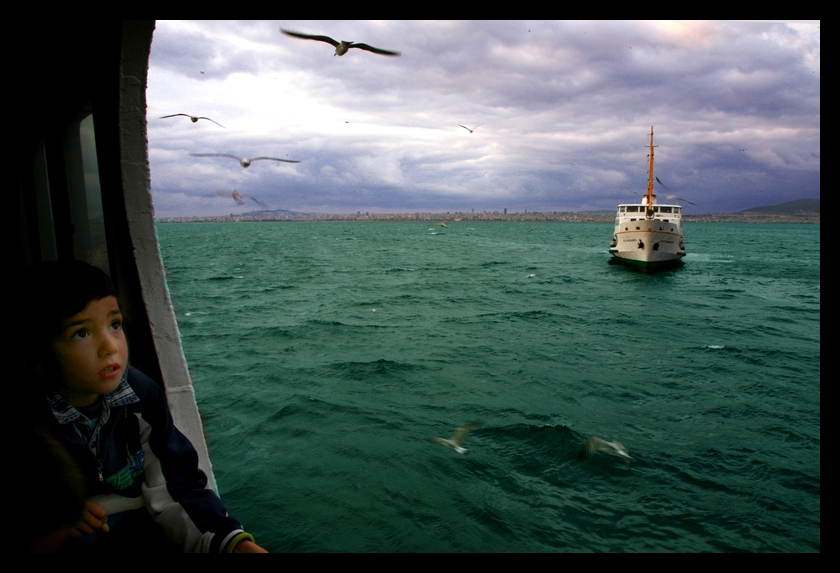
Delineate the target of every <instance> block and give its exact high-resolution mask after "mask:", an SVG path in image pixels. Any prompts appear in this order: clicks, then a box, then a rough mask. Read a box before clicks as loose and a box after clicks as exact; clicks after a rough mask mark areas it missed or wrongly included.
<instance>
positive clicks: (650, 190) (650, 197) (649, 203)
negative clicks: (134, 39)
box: [645, 126, 658, 219]
mask: <svg viewBox="0 0 840 573" xmlns="http://www.w3.org/2000/svg"><path fill="white" fill-rule="evenodd" d="M654 147H658V146H657V145H654V144H653V126H650V145H648V149H650V153H648V158H649V159H650V168H649V171H648V188H647V195H646V196H645V200H646V201H647V217H648V219H651V218H653V200H654V199H656V195H654V194H653V148H654Z"/></svg>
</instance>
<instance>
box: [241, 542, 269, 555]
mask: <svg viewBox="0 0 840 573" xmlns="http://www.w3.org/2000/svg"><path fill="white" fill-rule="evenodd" d="M233 552H234V553H268V551H266V550H265V549H263V548H262V547H260V546H259V545H257V544H256V543H254V542H253V541H251V540H249V539H243V540H242V541H240V542H239V543H237V544H236V546H235V547H234V548H233Z"/></svg>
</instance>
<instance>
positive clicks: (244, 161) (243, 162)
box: [190, 153, 300, 167]
mask: <svg viewBox="0 0 840 573" xmlns="http://www.w3.org/2000/svg"><path fill="white" fill-rule="evenodd" d="M190 155H191V156H193V157H230V158H231V159H236V160H237V161H238V162H239V165H241V166H242V167H248V166H250V165H251V162H252V161H259V160H261V159H267V160H270V161H284V162H286V163H300V161H295V160H292V159H279V158H277V157H254V158H253V159H248V158H247V157H237V156H235V155H231V154H230V153H190Z"/></svg>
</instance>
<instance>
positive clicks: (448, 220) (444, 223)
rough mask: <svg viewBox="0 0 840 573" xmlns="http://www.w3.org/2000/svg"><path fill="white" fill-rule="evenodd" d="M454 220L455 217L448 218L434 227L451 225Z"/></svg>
mask: <svg viewBox="0 0 840 573" xmlns="http://www.w3.org/2000/svg"><path fill="white" fill-rule="evenodd" d="M454 220H455V217H450V218H449V219H447V220H446V221H444V222H443V223H435V227H445V226H446V224H447V223H451V222H452V221H454Z"/></svg>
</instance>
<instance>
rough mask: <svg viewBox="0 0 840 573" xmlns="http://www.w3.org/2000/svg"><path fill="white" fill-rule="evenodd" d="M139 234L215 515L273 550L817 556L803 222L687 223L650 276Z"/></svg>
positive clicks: (329, 240) (549, 234) (585, 262)
mask: <svg viewBox="0 0 840 573" xmlns="http://www.w3.org/2000/svg"><path fill="white" fill-rule="evenodd" d="M157 228H158V235H159V238H160V247H161V252H162V256H163V262H164V265H165V267H166V269H167V273H168V274H167V278H168V282H169V289H170V293H171V296H172V300H173V304H174V306H175V312H176V315H177V317H178V324H179V327H180V330H181V338H182V340H183V345H184V352H185V354H186V357H187V361H188V363H189V367H190V371H191V373H192V376H193V382H194V384H195V391H196V398H197V401H198V405H199V408H200V410H201V413H202V417H203V420H204V428H205V432H206V434H207V440H208V445H209V447H210V453H211V457H212V461H213V467H214V471H215V475H216V480H217V482H218V487H219V492H220V494H221V496H222V499H223V500H224V501H225V503H226V504H227V506H228V508H229V511H230V513H231V514H232V515H235V516H237V517H238V518H239V519H240V520H241V521H242V522H243V523H244V524H245V526H246V528H247V529H248V530H249V531H251V532H252V533H253V534H254V535H255V536H256V538H257V541H258V542H259V543H260V544H262V545H264V546H265V547H266V548H268V549H269V550H271V551H305V552H311V551H368V552H373V551H376V552H386V551H387V552H392V551H396V552H407V551H414V552H430V551H443V552H455V551H563V552H570V551H597V552H602V551H604V552H606V551H614V552H640V551H671V552H675V551H680V552H682V551H714V552H717V551H761V552H765V551H774V552H775V551H779V552H802V551H804V552H818V551H820V225H819V224H738V223H687V224H686V226H685V232H686V250H687V251H688V255H687V257H686V259H685V264H684V265H683V266H682V267H681V268H678V269H674V270H670V271H665V272H662V273H659V274H650V275H646V274H642V273H639V272H635V271H632V270H630V269H626V268H624V267H621V266H615V265H610V264H608V261H609V258H610V257H609V254H608V253H607V249H608V246H609V243H610V239H611V238H612V224H610V223H563V222H468V221H461V222H452V223H450V224H449V225H448V226H447V227H446V228H443V227H435V226H432V224H430V223H428V222H426V223H423V222H419V221H418V222H311V223H310V222H284V223H159V224H158V227H157ZM531 275H532V276H531ZM473 420H478V421H480V422H481V425H480V426H479V427H477V428H476V429H475V430H474V431H473V432H472V433H471V434H470V435H469V436H468V437H467V439H466V441H465V442H464V446H465V447H466V448H468V449H469V453H468V454H466V455H459V454H458V453H456V452H454V451H452V450H450V449H448V448H445V447H443V446H441V445H439V444H435V443H431V442H429V441H428V438H430V437H432V436H442V437H450V436H451V435H452V433H453V431H454V430H455V428H456V427H457V426H460V425H462V424H464V423H466V422H470V421H473ZM590 435H594V436H598V437H601V438H603V439H606V440H611V441H619V442H621V443H622V444H624V446H626V447H627V449H628V451H629V453H630V455H631V456H632V457H633V459H634V462H633V464H632V465H631V466H629V467H628V466H627V465H626V464H625V463H623V462H622V461H621V460H620V459H618V458H615V457H611V456H607V455H603V454H599V455H596V456H594V457H592V458H589V459H588V460H585V461H578V460H577V453H578V450H579V449H580V446H581V444H582V442H583V441H584V439H585V438H586V437H587V436H590Z"/></svg>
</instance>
